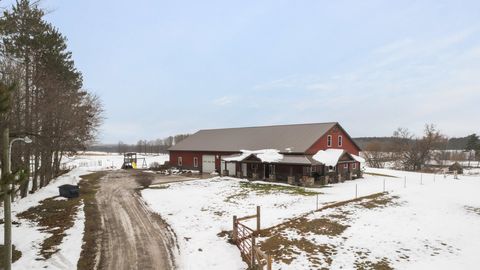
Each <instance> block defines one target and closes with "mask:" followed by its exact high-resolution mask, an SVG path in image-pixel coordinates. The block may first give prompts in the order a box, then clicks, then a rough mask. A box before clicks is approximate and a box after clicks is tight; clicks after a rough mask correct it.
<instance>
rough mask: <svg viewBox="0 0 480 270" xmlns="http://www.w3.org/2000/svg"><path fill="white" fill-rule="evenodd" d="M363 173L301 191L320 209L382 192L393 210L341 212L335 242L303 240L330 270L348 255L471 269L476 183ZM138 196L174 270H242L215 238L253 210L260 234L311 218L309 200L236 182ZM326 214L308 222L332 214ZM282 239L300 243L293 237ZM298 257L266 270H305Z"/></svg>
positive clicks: (349, 262)
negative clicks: (168, 244)
mask: <svg viewBox="0 0 480 270" xmlns="http://www.w3.org/2000/svg"><path fill="white" fill-rule="evenodd" d="M366 170H367V172H368V173H372V174H366V175H365V179H358V180H354V181H348V182H345V183H342V184H335V185H331V186H329V187H326V188H321V189H307V191H313V192H321V194H320V195H319V196H318V199H319V204H320V207H321V206H324V205H328V204H330V203H332V202H339V201H345V200H350V199H353V198H355V195H357V196H358V197H360V196H366V195H369V194H374V193H378V192H382V191H383V189H384V186H385V190H386V191H388V192H389V196H395V197H394V198H395V201H396V203H393V204H392V205H388V206H386V207H379V208H375V209H368V208H361V207H360V208H359V207H356V206H349V205H347V206H345V207H346V208H345V209H344V210H345V211H348V212H349V213H350V214H349V218H348V220H347V221H345V222H346V224H345V225H346V226H348V228H346V229H345V231H344V232H343V233H342V234H341V237H337V238H332V237H326V236H324V235H310V237H311V238H312V240H316V242H317V243H319V244H320V243H323V244H331V245H332V246H334V247H335V252H334V253H332V254H331V255H330V256H329V257H331V258H332V260H333V261H332V262H331V265H330V268H331V269H354V268H355V263H358V260H357V261H355V256H354V255H355V252H359V254H362V256H361V257H365V258H364V259H363V260H365V261H366V262H370V261H371V262H375V261H378V260H380V259H383V258H386V259H387V260H388V262H389V265H390V266H393V267H394V268H396V269H427V268H428V269H447V268H453V267H452V266H455V268H458V269H478V267H475V266H478V265H480V258H478V257H475V253H474V252H475V251H478V250H480V230H479V229H478V228H480V215H479V213H478V211H479V210H478V209H480V177H478V176H459V178H460V180H454V179H453V176H446V177H444V176H443V175H435V176H434V175H432V174H419V173H410V172H401V171H393V170H385V169H371V168H367V169H366ZM383 175H389V176H395V177H387V176H383ZM242 183H243V184H242ZM142 196H143V198H144V199H145V201H146V202H147V203H148V204H149V205H150V207H151V208H152V209H153V210H154V211H156V212H158V213H159V214H160V215H161V216H162V217H163V218H164V219H165V220H166V221H167V222H168V223H169V224H170V225H171V226H172V228H173V229H174V231H175V232H176V234H177V236H178V241H179V246H180V252H181V254H180V255H179V258H178V261H179V266H180V269H206V268H208V269H246V264H245V263H244V262H243V261H242V260H241V259H240V253H239V251H238V250H237V248H236V247H235V246H233V245H231V244H229V243H227V241H226V237H224V236H217V234H218V233H220V232H222V231H229V230H231V229H232V216H233V215H237V216H239V217H241V216H246V215H251V214H254V213H255V206H256V205H260V206H261V208H262V220H261V225H262V228H266V227H270V226H274V225H277V224H279V223H282V222H284V221H287V220H288V219H290V218H293V217H296V216H300V215H302V214H305V213H309V212H311V211H313V210H315V208H316V200H317V196H316V195H315V194H303V193H301V192H295V191H292V190H289V189H281V188H280V189H272V190H268V191H267V192H266V191H265V190H264V189H262V188H260V189H255V188H252V187H251V186H250V185H248V184H247V185H246V184H244V182H243V181H242V180H238V179H234V178H221V177H216V178H213V179H205V180H195V181H190V182H183V183H175V184H169V185H168V186H165V188H161V189H158V188H157V189H147V190H144V191H143V192H142ZM397 197H398V198H397ZM397 201H398V202H397ZM326 211H327V212H324V211H322V212H315V213H312V214H310V215H309V216H308V218H309V219H316V218H319V217H321V216H322V215H325V213H328V211H333V210H326ZM287 235H289V237H291V239H295V237H300V235H298V234H297V235H296V234H295V232H293V231H292V232H287ZM306 255H307V254H302V253H301V252H300V254H299V255H298V256H296V258H295V259H294V260H293V261H292V262H291V263H289V264H287V263H283V262H278V261H277V262H275V264H274V265H275V267H274V269H279V268H281V269H309V260H308V258H307V256H306ZM405 258H407V259H405ZM310 267H312V266H311V265H310ZM432 267H433V268H432Z"/></svg>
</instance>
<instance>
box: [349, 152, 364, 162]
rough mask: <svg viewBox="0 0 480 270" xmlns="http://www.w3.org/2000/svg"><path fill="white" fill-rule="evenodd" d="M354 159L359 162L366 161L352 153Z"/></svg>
mask: <svg viewBox="0 0 480 270" xmlns="http://www.w3.org/2000/svg"><path fill="white" fill-rule="evenodd" d="M350 155H351V156H352V157H353V159H355V160H356V161H357V162H360V163H365V159H364V158H362V157H360V156H356V155H353V154H350Z"/></svg>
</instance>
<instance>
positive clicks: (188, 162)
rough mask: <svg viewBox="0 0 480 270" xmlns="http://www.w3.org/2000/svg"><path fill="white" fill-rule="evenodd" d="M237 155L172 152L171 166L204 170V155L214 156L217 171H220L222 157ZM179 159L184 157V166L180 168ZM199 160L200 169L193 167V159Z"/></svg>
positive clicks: (227, 153)
mask: <svg viewBox="0 0 480 270" xmlns="http://www.w3.org/2000/svg"><path fill="white" fill-rule="evenodd" d="M232 154H235V153H233V152H192V151H170V165H171V166H173V167H177V168H181V169H188V170H198V171H201V170H202V155H214V156H216V157H217V156H218V158H215V169H217V170H219V171H220V165H221V156H229V155H232ZM178 157H182V166H178ZM194 157H197V158H198V167H193V158H194Z"/></svg>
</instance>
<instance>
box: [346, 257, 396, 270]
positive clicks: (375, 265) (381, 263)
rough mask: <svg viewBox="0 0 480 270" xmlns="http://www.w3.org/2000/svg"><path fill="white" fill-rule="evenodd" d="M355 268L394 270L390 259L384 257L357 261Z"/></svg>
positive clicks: (361, 269) (362, 269)
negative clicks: (374, 260) (373, 260)
mask: <svg viewBox="0 0 480 270" xmlns="http://www.w3.org/2000/svg"><path fill="white" fill-rule="evenodd" d="M355 269H357V270H393V268H392V266H391V265H390V261H389V260H388V259H387V258H382V259H381V260H378V261H376V262H372V261H358V260H357V261H355Z"/></svg>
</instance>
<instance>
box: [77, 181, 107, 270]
mask: <svg viewBox="0 0 480 270" xmlns="http://www.w3.org/2000/svg"><path fill="white" fill-rule="evenodd" d="M103 176H105V172H97V173H92V174H89V175H84V176H82V181H81V182H80V192H81V193H80V194H81V197H82V199H83V204H84V207H83V211H85V228H84V234H83V245H82V252H81V253H80V258H79V260H78V262H77V269H82V270H83V269H95V263H96V259H97V258H96V255H97V251H98V246H99V245H98V241H100V239H101V231H100V229H101V228H100V224H102V221H101V219H100V211H99V209H98V205H97V203H96V199H95V195H96V193H97V190H98V188H99V181H100V178H102V177H103Z"/></svg>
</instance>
